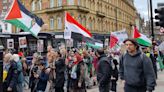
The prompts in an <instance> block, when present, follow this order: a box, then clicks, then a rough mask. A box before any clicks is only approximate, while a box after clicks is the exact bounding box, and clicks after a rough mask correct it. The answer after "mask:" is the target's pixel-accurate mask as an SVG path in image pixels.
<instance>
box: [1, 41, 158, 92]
mask: <svg viewBox="0 0 164 92" xmlns="http://www.w3.org/2000/svg"><path fill="white" fill-rule="evenodd" d="M124 43H125V45H126V50H127V52H126V53H122V55H121V54H120V55H116V54H114V53H111V52H109V51H108V50H107V49H103V48H100V49H93V48H89V49H82V48H79V49H77V48H71V49H69V50H67V49H65V47H64V46H60V47H59V48H57V49H56V48H53V47H52V46H51V45H49V46H47V54H46V55H45V56H41V55H40V54H39V53H37V52H36V53H34V54H33V57H32V60H31V62H30V63H27V59H26V57H25V56H24V55H23V54H20V53H10V52H4V59H3V92H24V90H25V89H30V91H31V92H65V91H67V92H86V91H87V88H91V87H92V86H93V85H98V87H99V91H100V92H109V90H111V92H117V90H116V89H117V80H118V78H119V70H118V65H119V67H120V78H121V80H123V81H125V92H146V90H149V92H151V91H152V90H154V88H155V85H156V82H155V80H154V78H157V66H156V57H155V56H154V54H152V53H151V54H150V51H148V50H147V49H145V48H146V47H145V48H143V49H142V51H143V52H144V53H145V54H142V51H141V50H139V45H138V44H137V43H136V42H135V41H134V40H132V39H127V40H126V41H125V42H124ZM148 52H149V54H148ZM141 55H143V56H141ZM119 56H121V58H120V62H119V61H118V58H116V57H119ZM138 58H140V59H139V60H140V61H141V63H138V61H137V60H138ZM143 58H144V60H143V61H144V62H142V59H143ZM131 61H134V62H131ZM149 61H151V62H149ZM125 62H126V63H125ZM142 63H143V65H142ZM150 70H151V71H150ZM154 75H156V77H154ZM143 76H145V77H143ZM140 84H141V85H140ZM138 88H139V89H140V91H137V90H138Z"/></svg>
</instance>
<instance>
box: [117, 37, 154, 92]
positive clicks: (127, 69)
mask: <svg viewBox="0 0 164 92" xmlns="http://www.w3.org/2000/svg"><path fill="white" fill-rule="evenodd" d="M124 44H125V45H126V50H127V52H126V53H125V54H124V55H123V56H122V57H121V58H120V71H119V72H120V78H121V80H122V82H123V83H125V85H124V86H125V87H124V92H152V91H153V90H154V88H155V85H156V78H155V73H154V69H153V65H152V62H151V60H150V58H148V57H147V56H146V55H145V54H144V53H142V52H141V51H140V50H139V45H138V43H137V42H136V41H135V40H134V39H126V40H125V41H124Z"/></svg>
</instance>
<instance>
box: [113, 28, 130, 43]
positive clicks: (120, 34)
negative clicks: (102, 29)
mask: <svg viewBox="0 0 164 92" xmlns="http://www.w3.org/2000/svg"><path fill="white" fill-rule="evenodd" d="M111 34H112V35H114V36H116V37H117V39H118V43H119V44H122V43H123V41H124V40H125V39H127V38H128V34H127V32H126V30H125V29H123V30H121V31H117V32H112V33H111Z"/></svg>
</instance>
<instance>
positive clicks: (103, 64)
mask: <svg viewBox="0 0 164 92" xmlns="http://www.w3.org/2000/svg"><path fill="white" fill-rule="evenodd" d="M111 73H112V67H111V63H110V59H109V58H108V57H107V56H106V55H101V56H100V58H99V61H98V67H97V80H98V82H99V84H100V86H103V85H106V84H108V83H110V78H111Z"/></svg>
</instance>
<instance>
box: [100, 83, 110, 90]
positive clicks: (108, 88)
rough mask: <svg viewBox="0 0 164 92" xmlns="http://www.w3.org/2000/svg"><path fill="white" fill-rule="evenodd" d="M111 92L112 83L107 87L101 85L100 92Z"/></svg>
mask: <svg viewBox="0 0 164 92" xmlns="http://www.w3.org/2000/svg"><path fill="white" fill-rule="evenodd" d="M109 90H110V83H108V84H106V85H99V92H109Z"/></svg>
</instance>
